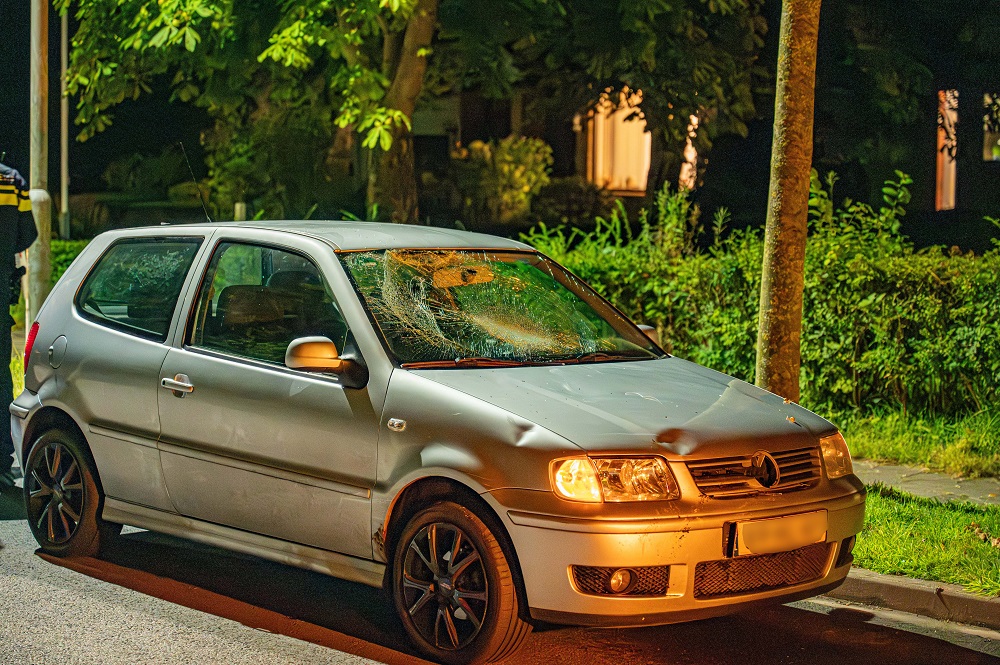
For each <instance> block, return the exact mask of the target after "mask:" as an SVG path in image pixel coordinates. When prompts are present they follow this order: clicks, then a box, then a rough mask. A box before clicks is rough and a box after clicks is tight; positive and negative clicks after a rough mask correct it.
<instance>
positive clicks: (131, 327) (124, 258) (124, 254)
mask: <svg viewBox="0 0 1000 665" xmlns="http://www.w3.org/2000/svg"><path fill="white" fill-rule="evenodd" d="M200 245H201V238H135V239H128V240H121V241H119V242H117V243H115V244H114V245H112V246H111V247H110V248H109V249H108V250H107V251H106V252H104V255H103V256H102V257H101V258H100V259H99V260H98V261H97V265H95V266H94V267H93V269H91V271H90V274H89V275H88V276H87V279H86V280H85V281H84V283H83V286H82V287H81V288H80V292H79V294H78V295H77V298H76V306H77V308H78V309H79V310H80V312H81V313H82V314H83V315H84V316H85V317H86V318H88V319H90V320H91V321H95V322H97V323H100V324H103V325H107V326H108V327H111V328H115V329H117V330H122V331H124V332H128V333H132V334H135V335H138V336H140V337H145V338H147V339H152V340H156V341H159V342H162V341H164V340H166V338H167V330H168V329H169V328H170V318H171V316H172V315H173V313H174V306H175V305H176V304H177V298H178V296H179V295H180V292H181V287H182V286H183V284H184V277H185V276H186V275H187V272H188V269H189V268H190V267H191V263H192V262H193V261H194V255H195V253H196V252H197V251H198V247H199V246H200Z"/></svg>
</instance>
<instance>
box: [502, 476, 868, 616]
mask: <svg viewBox="0 0 1000 665" xmlns="http://www.w3.org/2000/svg"><path fill="white" fill-rule="evenodd" d="M854 480H855V481H856V479H854ZM843 484H844V483H842V485H843ZM851 485H852V487H851V491H849V492H847V493H844V494H841V495H840V496H838V497H836V498H825V497H824V498H822V499H821V500H816V498H817V497H816V495H815V494H813V493H810V494H813V496H812V497H811V498H812V499H813V500H811V501H810V500H806V501H801V499H799V501H798V502H795V503H794V504H790V503H788V502H787V501H786V502H784V503H785V505H781V506H776V505H774V504H773V503H771V504H769V505H768V506H766V507H765V508H764V509H758V510H754V511H746V510H744V511H739V512H718V513H717V514H709V515H704V516H687V517H676V518H667V519H662V518H661V519H647V520H601V519H592V518H590V519H575V518H566V517H558V516H554V515H552V514H551V513H549V514H545V513H542V512H537V511H532V510H523V509H521V510H519V509H518V508H517V507H515V506H518V505H520V506H529V505H530V506H532V507H534V508H536V509H537V508H538V507H539V501H538V493H528V492H523V491H519V490H503V491H499V492H494V493H493V498H494V499H496V500H497V501H498V502H499V503H501V504H502V505H503V506H504V507H505V508H506V511H505V512H504V513H501V514H504V515H505V516H506V518H507V519H506V520H505V522H506V526H507V528H508V531H509V533H510V537H511V541H512V543H513V545H514V549H515V551H516V553H517V557H518V562H519V564H520V569H521V574H522V576H523V580H524V587H525V591H526V593H527V600H528V605H529V607H530V611H531V616H532V617H533V618H535V619H538V620H542V621H548V622H552V623H567V624H574V625H591V626H640V625H657V624H664V623H676V622H680V621H688V620H693V619H702V618H707V617H711V616H718V615H721V614H729V613H732V612H736V611H740V610H743V609H746V608H747V607H750V606H752V605H755V604H759V603H763V602H788V601H791V600H797V599H800V598H806V597H809V596H814V595H817V594H820V593H823V592H825V591H827V590H829V589H832V588H834V587H836V586H838V585H839V584H840V583H841V582H843V580H844V578H845V577H846V576H847V573H848V571H849V570H850V567H851V565H850V564H851V560H852V558H851V557H850V554H849V552H846V551H845V552H842V549H843V548H844V547H845V545H846V546H850V544H849V543H850V542H851V541H850V539H851V537H852V536H854V535H855V534H857V533H858V532H859V531H860V530H861V527H862V524H863V522H864V500H865V492H864V488H863V486H862V485H861V483H860V481H857V482H853V483H851ZM804 494H805V493H804ZM805 498H806V497H802V499H805ZM557 501H558V500H557ZM816 510H823V511H826V514H827V531H826V538H825V542H826V544H827V545H826V547H825V549H824V551H823V552H821V553H820V554H819V555H818V556H819V558H818V559H817V558H816V552H817V549H823V546H821V545H817V546H816V547H814V548H813V549H812V550H811V551H812V553H813V560H814V562H813V566H812V569H811V570H812V572H810V573H806V574H805V577H804V578H803V579H804V581H801V582H799V581H796V582H793V583H787V584H782V585H780V586H779V587H778V588H774V587H773V586H770V587H767V588H763V589H759V590H758V589H753V590H750V591H741V592H735V593H723V594H718V595H712V594H708V595H706V594H705V592H704V590H705V580H704V569H705V566H703V570H702V571H701V572H699V567H698V564H699V563H703V562H720V561H722V562H724V563H721V564H718V563H715V564H713V563H709V564H707V566H708V567H710V568H712V567H714V569H715V570H716V571H718V570H719V569H722V570H723V573H722V575H723V577H725V575H727V574H728V575H735V574H736V573H733V572H725V571H729V570H735V568H733V569H730V568H729V565H730V564H729V563H725V562H729V561H738V560H739V559H741V557H737V558H736V559H733V558H731V557H727V556H726V548H727V541H728V540H729V537H728V536H727V535H726V534H727V533H731V531H730V529H731V525H732V524H733V522H734V521H744V520H752V519H764V518H771V517H780V516H783V515H793V514H800V513H806V512H810V511H816ZM706 512H708V511H706ZM782 557H784V560H786V561H791V562H792V563H790V564H789V565H790V566H791V567H792V568H795V567H796V566H798V562H797V560H796V559H795V556H794V555H787V556H785V555H782ZM779 558H780V557H779ZM740 563H741V564H742V563H744V562H740ZM768 563H769V564H770V561H769V562H768ZM574 566H588V567H601V568H633V569H635V568H639V567H646V566H669V573H668V575H669V582H668V584H667V586H666V589H665V593H662V594H658V595H655V596H629V595H623V596H616V595H610V594H596V593H593V592H590V593H585V592H583V591H581V589H580V588H579V585H578V582H577V581H576V580H575V579H574V574H573V567H574ZM751 567H752V566H751ZM792 572H794V571H792ZM791 577H793V578H794V575H791ZM699 578H701V579H700V582H699ZM696 588H697V589H698V591H697V593H696Z"/></svg>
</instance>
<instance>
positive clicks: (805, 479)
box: [687, 447, 822, 498]
mask: <svg viewBox="0 0 1000 665" xmlns="http://www.w3.org/2000/svg"><path fill="white" fill-rule="evenodd" d="M771 457H773V458H774V461H775V462H777V465H778V471H779V474H780V475H779V477H778V482H777V483H775V484H774V485H772V486H771V487H764V486H763V485H761V484H760V483H759V482H757V479H756V478H755V477H754V476H753V463H752V457H751V456H745V457H720V458H717V459H711V460H699V461H696V462H688V464H687V467H688V471H690V472H691V476H692V477H693V478H694V482H695V484H696V485H697V486H698V489H700V490H701V492H702V493H703V494H705V495H707V496H710V497H713V498H730V497H740V496H748V495H752V494H760V493H762V492H789V491H793V490H798V489H804V488H806V487H811V486H813V485H815V484H816V483H817V482H819V479H820V475H821V473H822V472H821V470H820V465H821V461H820V453H819V448H815V447H812V448H797V449H795V450H783V451H781V452H772V453H771Z"/></svg>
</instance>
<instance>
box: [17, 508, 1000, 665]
mask: <svg viewBox="0 0 1000 665" xmlns="http://www.w3.org/2000/svg"><path fill="white" fill-rule="evenodd" d="M19 499H20V497H19V492H17V493H14V492H9V491H8V492H6V493H5V494H4V495H3V496H0V539H2V540H3V541H4V542H5V544H6V547H5V548H4V549H2V550H0V663H4V664H5V665H21V664H22V663H24V664H27V663H31V664H37V665H49V664H52V665H56V664H59V665H63V664H66V663H88V664H90V663H106V664H108V665H114V664H117V663H121V664H123V665H124V664H128V665H133V664H136V665H138V664H143V663H150V664H153V663H155V664H158V665H159V664H168V665H172V664H175V663H176V664H178V665H179V664H182V663H183V664H185V665H187V664H189V663H226V664H227V665H237V664H244V663H246V664H250V663H268V664H275V665H278V664H286V663H287V664H299V663H308V664H313V663H336V664H351V665H354V664H361V663H372V662H383V663H389V664H396V663H399V664H401V665H412V664H416V663H424V662H425V661H423V660H421V659H420V658H418V657H417V656H416V655H415V654H414V652H413V651H412V649H411V648H410V647H409V646H408V645H407V643H406V641H405V638H404V637H403V634H402V629H401V628H400V626H399V624H398V623H397V621H396V619H395V617H394V616H393V614H392V613H391V612H390V611H389V609H388V606H387V605H386V603H385V602H384V601H383V598H382V595H381V592H379V591H377V590H375V589H371V588H369V587H365V586H362V585H358V584H353V583H349V582H343V581H340V580H336V579H333V578H329V577H325V576H323V575H319V574H316V573H312V572H308V571H303V570H298V569H294V568H288V567H284V566H280V565H277V564H272V563H270V562H267V561H263V560H260V559H257V558H254V557H249V556H243V555H237V554H231V553H227V552H224V551H221V550H217V549H214V548H210V547H204V546H201V545H196V544H193V543H188V542H186V541H183V540H179V539H176V538H171V537H167V536H161V535H157V534H152V533H148V532H133V533H130V534H128V535H127V536H126V537H125V538H124V539H123V541H124V542H123V545H122V547H121V548H120V549H119V550H118V551H116V552H115V553H113V554H111V555H108V556H105V557H103V558H101V559H91V558H80V559H62V560H59V559H50V558H47V557H45V556H42V555H39V554H38V553H36V545H35V542H34V540H33V539H32V538H31V535H30V532H29V530H28V527H27V524H26V523H25V522H24V519H23V513H22V512H21V507H20V501H19ZM508 662H509V663H517V664H522V663H523V664H525V665H535V664H537V665H541V664H545V665H558V664H562V663H565V664H572V665H603V664H608V665H612V664H613V665H647V664H648V665H654V664H655V665H659V664H670V665H674V664H677V665H680V664H685V663H697V664H709V665H710V664H719V665H722V664H727V665H728V664H730V663H741V665H742V664H748V665H752V664H755V663H760V664H765V663H767V664H770V663H788V664H794V663H803V664H809V665H822V664H825V663H830V664H831V665H833V664H836V665H845V663H846V664H848V665H850V664H851V663H864V664H865V665H878V664H881V663H885V664H887V665H888V664H892V665H897V664H900V663H907V664H910V663H913V664H922V663H927V664H928V665H930V664H935V665H937V664H940V663H948V664H949V665H964V664H969V665H971V664H986V663H996V664H998V665H1000V633H996V632H991V631H988V630H984V629H975V628H969V627H964V626H959V625H955V624H948V623H943V622H938V621H933V620H930V619H924V618H922V617H915V616H913V615H909V614H905V613H898V612H888V611H880V610H876V609H873V608H868V607H864V606H850V605H847V604H844V603H840V602H837V601H833V600H830V599H826V598H820V599H816V600H812V601H803V602H799V603H794V604H792V605H789V606H777V607H773V608H769V609H765V610H758V611H755V612H753V613H752V614H747V615H738V616H732V617H723V618H718V619H710V620H706V621H700V622H695V623H688V624H679V625H674V626H660V627H653V628H640V629H631V630H614V629H605V630H595V629H580V628H565V627H557V626H543V627H540V628H538V629H536V631H535V632H534V633H533V634H532V635H531V636H530V637H529V638H528V642H527V644H526V645H525V648H524V649H522V650H521V651H520V652H519V653H518V654H516V655H515V656H514V657H513V658H512V659H511V660H510V661H508Z"/></svg>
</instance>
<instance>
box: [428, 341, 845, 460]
mask: <svg viewBox="0 0 1000 665" xmlns="http://www.w3.org/2000/svg"><path fill="white" fill-rule="evenodd" d="M415 373H418V374H420V375H421V376H423V377H424V378H427V379H430V380H432V381H434V382H436V383H439V384H442V385H445V386H448V387H451V388H454V389H455V390H459V391H461V392H463V393H466V394H468V395H471V396H473V397H476V398H478V399H481V400H483V401H485V402H488V403H490V404H493V405H495V406H498V407H500V408H502V409H505V410H507V411H509V412H511V413H514V414H517V415H518V416H521V417H523V418H525V419H527V420H529V421H531V422H534V423H537V424H539V425H541V426H542V427H544V428H546V429H548V430H551V431H552V432H554V433H556V434H559V435H560V436H562V437H565V438H566V439H568V440H569V441H572V442H573V443H575V444H576V445H578V446H580V447H581V448H583V449H585V450H588V451H595V452H598V451H618V450H630V449H631V450H645V451H658V452H663V453H668V454H670V453H672V454H673V456H686V455H694V456H696V457H717V456H728V455H741V454H749V453H752V452H754V451H756V450H759V449H761V448H767V449H768V450H783V449H788V448H796V447H804V446H808V445H814V444H815V443H816V439H817V437H818V435H820V434H823V433H825V432H828V431H832V430H833V429H835V428H834V426H833V425H832V424H830V423H829V422H828V421H826V420H824V419H823V418H820V417H819V416H817V415H815V414H814V413H811V412H810V411H807V410H806V409H804V408H802V407H800V406H798V405H797V404H792V403H789V402H786V401H785V400H783V399H782V398H781V397H778V396H777V395H774V394H772V393H769V392H767V391H765V390H762V389H760V388H757V387H754V386H752V385H750V384H748V383H746V382H745V381H741V380H739V379H734V378H732V377H730V376H727V375H725V374H720V373H719V372H715V371H713V370H710V369H707V368H704V367H701V366H700V365H696V364H694V363H691V362H688V361H685V360H681V359H679V358H673V357H668V358H662V359H659V360H647V361H634V362H615V363H593V364H583V365H564V366H542V367H515V368H493V369H456V370H451V369H449V370H416V371H415Z"/></svg>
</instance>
